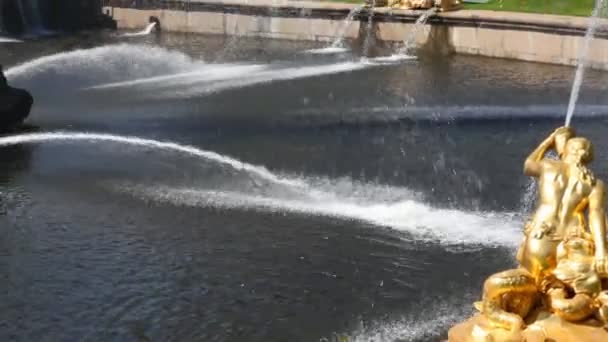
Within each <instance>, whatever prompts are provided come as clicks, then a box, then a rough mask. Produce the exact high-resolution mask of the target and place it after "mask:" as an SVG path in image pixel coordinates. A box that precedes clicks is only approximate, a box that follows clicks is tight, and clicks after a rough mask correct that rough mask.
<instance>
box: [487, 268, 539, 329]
mask: <svg viewBox="0 0 608 342" xmlns="http://www.w3.org/2000/svg"><path fill="white" fill-rule="evenodd" d="M483 293H484V295H483V306H482V313H483V314H484V315H485V316H486V317H487V318H488V319H489V321H490V322H491V323H492V325H494V326H496V327H500V328H503V329H507V330H512V331H515V330H519V329H522V328H523V326H524V318H525V317H526V316H527V315H528V313H529V312H530V310H531V309H532V307H533V304H534V303H535V301H536V296H537V288H536V282H535V280H534V278H533V277H532V275H530V273H529V272H527V271H526V270H524V269H514V270H508V271H504V272H500V273H496V274H494V275H492V276H490V277H489V278H488V279H487V280H486V281H485V283H484V288H483Z"/></svg>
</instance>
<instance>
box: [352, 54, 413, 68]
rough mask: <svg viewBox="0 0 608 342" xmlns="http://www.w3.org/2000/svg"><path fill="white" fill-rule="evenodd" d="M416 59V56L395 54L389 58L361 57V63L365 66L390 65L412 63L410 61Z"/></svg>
mask: <svg viewBox="0 0 608 342" xmlns="http://www.w3.org/2000/svg"><path fill="white" fill-rule="evenodd" d="M416 59H417V57H416V56H410V55H407V54H395V55H390V56H380V57H373V58H366V57H363V58H361V62H362V63H364V64H366V65H391V64H397V63H401V62H404V61H412V60H416Z"/></svg>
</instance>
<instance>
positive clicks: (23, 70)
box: [6, 44, 366, 99]
mask: <svg viewBox="0 0 608 342" xmlns="http://www.w3.org/2000/svg"><path fill="white" fill-rule="evenodd" d="M365 67H366V66H365V65H364V64H361V63H356V62H341V63H335V64H321V65H308V66H285V65H272V64H267V65H259V64H253V65H252V64H236V63H235V64H208V63H204V62H203V61H197V60H193V59H192V58H190V57H189V56H187V55H185V54H183V53H181V52H175V51H169V50H166V49H163V48H158V47H150V46H143V45H126V44H118V45H109V46H104V47H98V48H93V49H86V50H75V51H70V52H62V53H59V54H56V55H51V56H45V57H41V58H38V59H35V60H32V61H29V62H26V63H23V64H21V65H18V66H15V67H12V68H10V69H8V70H7V71H6V76H7V78H9V80H10V81H11V83H13V84H15V85H16V86H19V87H22V88H27V89H29V90H31V91H32V92H33V93H34V95H40V96H42V97H44V96H47V95H48V93H49V92H53V91H61V92H65V91H67V90H69V89H72V90H81V89H85V90H89V91H91V90H107V89H119V90H121V91H128V90H129V89H132V90H133V91H135V92H136V93H137V94H134V96H135V95H137V96H138V98H142V97H143V98H146V97H149V98H152V99H159V98H176V97H177V98H179V97H187V96H195V95H200V94H208V93H213V92H218V91H222V90H226V89H232V88H239V87H245V86H250V85H255V84H260V83H269V82H273V81H281V80H292V79H299V78H305V77H314V76H318V75H328V74H335V73H342V72H349V71H354V70H359V69H362V68H365ZM57 84H61V87H57ZM123 97H124V96H123Z"/></svg>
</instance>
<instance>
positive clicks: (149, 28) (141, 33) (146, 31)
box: [120, 22, 156, 37]
mask: <svg viewBox="0 0 608 342" xmlns="http://www.w3.org/2000/svg"><path fill="white" fill-rule="evenodd" d="M155 27H156V22H154V23H150V24H148V26H146V28H145V29H143V30H141V31H139V32H129V33H124V34H121V35H120V36H121V37H141V36H147V35H149V34H150V33H152V30H154V28H155Z"/></svg>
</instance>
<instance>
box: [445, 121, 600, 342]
mask: <svg viewBox="0 0 608 342" xmlns="http://www.w3.org/2000/svg"><path fill="white" fill-rule="evenodd" d="M551 149H553V150H555V152H557V154H558V156H559V159H553V158H549V157H547V156H546V154H547V152H549V150H551ZM592 160H593V146H592V145H591V142H590V141H589V140H587V139H586V138H583V137H576V136H575V134H574V131H573V130H572V129H571V128H569V127H560V128H558V129H556V130H555V131H554V132H553V133H551V135H549V137H547V138H546V139H545V140H544V141H543V142H542V143H541V144H540V145H539V146H538V147H537V148H536V149H535V150H534V151H532V153H531V154H530V155H529V156H528V158H527V159H526V162H525V164H524V173H525V174H526V175H529V176H533V177H536V178H538V188H539V198H538V206H537V207H536V210H535V211H534V213H533V214H532V217H531V218H530V220H529V221H528V222H527V223H526V224H525V228H524V239H523V242H522V244H521V246H520V248H519V250H518V252H517V261H518V263H519V267H518V268H516V269H512V270H507V271H504V272H500V273H496V274H494V275H491V276H490V277H489V278H488V279H487V280H486V281H485V283H484V286H483V297H482V300H481V301H480V302H477V303H475V307H476V308H477V310H478V311H479V314H477V315H476V316H474V317H473V318H471V319H469V320H468V321H466V322H463V323H461V324H458V325H456V326H455V327H453V328H452V329H450V331H449V341H450V342H478V341H479V342H481V341H483V342H503V341H504V342H524V341H525V342H532V341H539V342H544V341H556V342H562V341H573V342H574V341H577V342H578V341H581V342H585V341H589V342H591V341H608V329H606V327H608V282H606V281H604V280H605V279H606V278H608V267H607V265H608V259H607V257H606V215H605V212H604V183H603V182H602V181H601V180H599V179H597V178H596V177H595V175H594V174H593V172H591V170H590V169H589V168H588V167H587V164H588V163H590V162H591V161H592Z"/></svg>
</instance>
